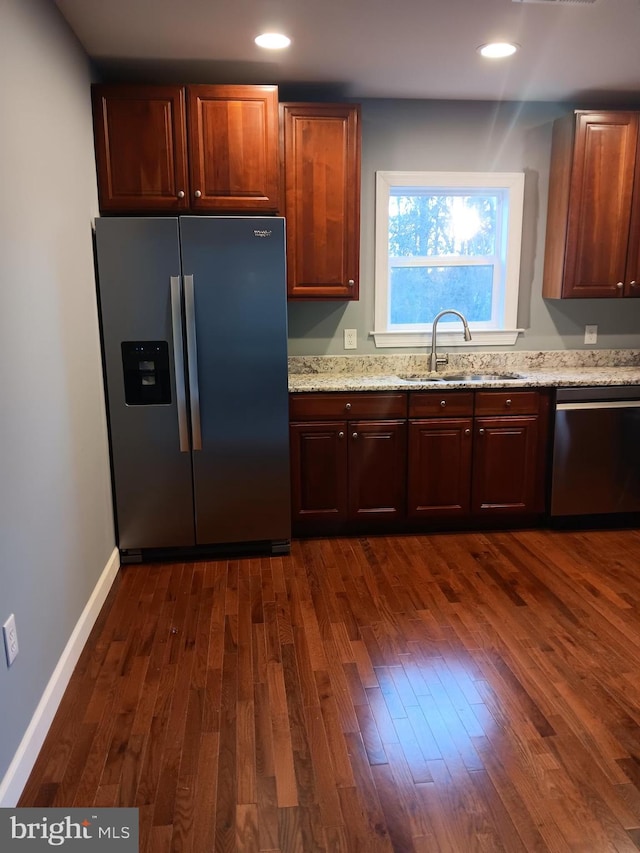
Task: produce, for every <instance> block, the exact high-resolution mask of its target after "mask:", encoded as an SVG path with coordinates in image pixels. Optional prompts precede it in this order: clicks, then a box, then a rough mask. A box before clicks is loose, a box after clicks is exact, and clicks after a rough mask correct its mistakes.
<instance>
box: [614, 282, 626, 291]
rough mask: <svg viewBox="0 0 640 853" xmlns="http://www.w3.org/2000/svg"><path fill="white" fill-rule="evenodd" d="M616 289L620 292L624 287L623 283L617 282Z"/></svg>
mask: <svg viewBox="0 0 640 853" xmlns="http://www.w3.org/2000/svg"><path fill="white" fill-rule="evenodd" d="M616 287H617V288H618V289H619V290H622V288H623V287H624V282H622V281H619V282H618V283H617V284H616Z"/></svg>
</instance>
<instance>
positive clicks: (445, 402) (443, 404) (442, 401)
mask: <svg viewBox="0 0 640 853" xmlns="http://www.w3.org/2000/svg"><path fill="white" fill-rule="evenodd" d="M440 405H441V406H442V408H443V409H444V407H445V406H446V405H447V401H446V400H440Z"/></svg>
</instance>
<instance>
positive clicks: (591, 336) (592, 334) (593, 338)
mask: <svg viewBox="0 0 640 853" xmlns="http://www.w3.org/2000/svg"><path fill="white" fill-rule="evenodd" d="M584 342H585V344H597V343H598V327H597V326H585V327H584Z"/></svg>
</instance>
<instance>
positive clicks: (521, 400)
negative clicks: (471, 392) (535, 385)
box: [476, 391, 540, 415]
mask: <svg viewBox="0 0 640 853" xmlns="http://www.w3.org/2000/svg"><path fill="white" fill-rule="evenodd" d="M539 404H540V395H539V394H538V392H537V391H478V392H476V415H536V414H537V413H538V407H539Z"/></svg>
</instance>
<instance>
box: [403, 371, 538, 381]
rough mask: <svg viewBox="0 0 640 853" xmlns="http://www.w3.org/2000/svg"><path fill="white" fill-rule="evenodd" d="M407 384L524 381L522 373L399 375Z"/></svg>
mask: <svg viewBox="0 0 640 853" xmlns="http://www.w3.org/2000/svg"><path fill="white" fill-rule="evenodd" d="M398 378H399V379H402V380H404V381H405V382H500V381H502V380H503V379H522V378H523V377H522V374H520V373H511V372H505V373H440V374H431V373H399V374H398Z"/></svg>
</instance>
